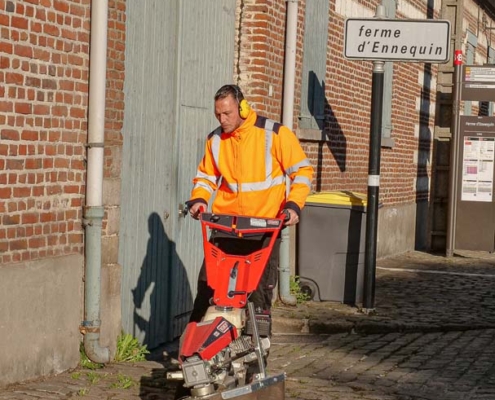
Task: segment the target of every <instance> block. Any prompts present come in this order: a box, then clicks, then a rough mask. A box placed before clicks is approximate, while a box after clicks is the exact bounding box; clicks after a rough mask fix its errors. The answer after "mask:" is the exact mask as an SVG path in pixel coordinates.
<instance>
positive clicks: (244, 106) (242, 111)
mask: <svg viewBox="0 0 495 400" xmlns="http://www.w3.org/2000/svg"><path fill="white" fill-rule="evenodd" d="M232 88H233V89H234V90H235V98H236V100H237V104H239V116H240V117H241V118H242V119H246V118H247V117H248V115H249V112H250V111H251V106H250V105H249V103H248V102H247V100H246V99H244V98H243V99H242V100H240V97H241V90H240V89H239V86H237V85H232ZM243 97H244V96H243ZM239 100H240V101H239Z"/></svg>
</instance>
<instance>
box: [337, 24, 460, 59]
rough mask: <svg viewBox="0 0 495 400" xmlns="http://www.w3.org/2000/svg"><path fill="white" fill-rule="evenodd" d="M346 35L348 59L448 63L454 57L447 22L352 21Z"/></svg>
mask: <svg viewBox="0 0 495 400" xmlns="http://www.w3.org/2000/svg"><path fill="white" fill-rule="evenodd" d="M344 35H345V47H344V57H346V58H348V59H355V60H376V61H380V60H383V61H410V62H411V61H412V62H430V63H445V62H447V61H448V60H449V56H450V51H449V45H450V22H449V21H447V20H416V19H414V20H413V19H377V18H372V19H365V18H348V19H347V20H346V22H345V34H344Z"/></svg>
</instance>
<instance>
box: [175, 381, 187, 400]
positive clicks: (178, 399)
mask: <svg viewBox="0 0 495 400" xmlns="http://www.w3.org/2000/svg"><path fill="white" fill-rule="evenodd" d="M187 399H191V391H190V390H189V389H187V388H185V387H184V384H183V382H181V383H179V384H178V385H177V387H176V389H175V395H174V400H187Z"/></svg>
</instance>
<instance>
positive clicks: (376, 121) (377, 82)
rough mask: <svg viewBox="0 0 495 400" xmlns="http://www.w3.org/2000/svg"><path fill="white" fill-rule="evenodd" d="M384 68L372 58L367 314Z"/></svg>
mask: <svg viewBox="0 0 495 400" xmlns="http://www.w3.org/2000/svg"><path fill="white" fill-rule="evenodd" d="M375 17H377V18H383V17H385V12H384V7H383V6H378V7H377V8H376V14H375ZM384 67H385V62H383V61H373V77H372V83H371V122H370V148H369V164H368V199H367V202H368V204H367V207H366V242H365V250H364V287H363V312H365V313H373V312H374V307H375V275H376V243H377V232H378V201H379V189H380V150H381V142H382V110H383V80H384V73H385V68H384Z"/></svg>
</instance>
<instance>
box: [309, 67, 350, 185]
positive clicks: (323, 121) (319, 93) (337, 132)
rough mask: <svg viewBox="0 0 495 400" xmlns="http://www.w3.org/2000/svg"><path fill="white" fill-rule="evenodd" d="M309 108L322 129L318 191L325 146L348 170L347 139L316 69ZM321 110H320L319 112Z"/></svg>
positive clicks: (319, 148)
mask: <svg viewBox="0 0 495 400" xmlns="http://www.w3.org/2000/svg"><path fill="white" fill-rule="evenodd" d="M307 106H308V109H309V111H310V113H311V116H312V118H313V119H314V121H313V124H312V125H313V126H315V127H317V129H319V130H321V132H322V134H321V140H320V141H319V143H318V165H317V169H316V188H315V189H316V191H317V192H320V191H321V186H322V184H321V182H322V169H323V146H325V145H326V146H327V147H328V149H329V150H330V152H331V153H332V155H333V157H334V160H335V162H336V163H337V166H338V167H339V170H340V172H345V170H346V155H347V140H346V138H345V136H344V132H343V131H342V128H341V127H340V124H339V122H338V121H337V117H336V116H335V114H334V112H333V110H332V107H331V106H330V104H329V103H328V101H327V98H326V95H325V81H324V80H321V81H320V79H319V78H318V76H317V75H316V74H315V72H314V71H310V72H309V76H308V104H307ZM318 110H320V112H318Z"/></svg>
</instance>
